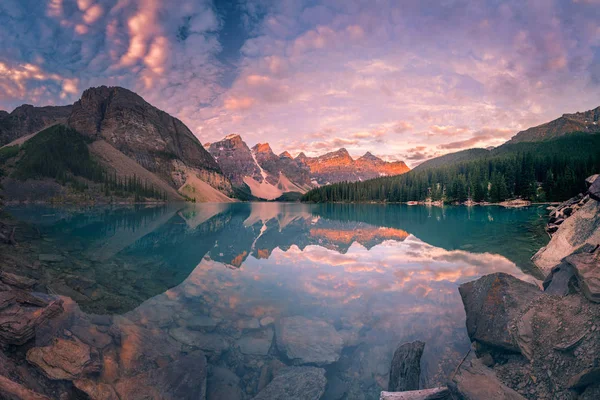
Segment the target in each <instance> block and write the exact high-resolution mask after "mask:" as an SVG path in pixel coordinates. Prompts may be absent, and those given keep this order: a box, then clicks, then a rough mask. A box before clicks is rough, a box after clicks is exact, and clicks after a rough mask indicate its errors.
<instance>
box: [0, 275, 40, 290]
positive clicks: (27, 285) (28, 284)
mask: <svg viewBox="0 0 600 400" xmlns="http://www.w3.org/2000/svg"><path fill="white" fill-rule="evenodd" d="M0 280H1V281H2V282H4V283H6V284H7V285H10V286H14V287H16V288H19V289H31V288H32V287H33V286H34V285H35V284H36V283H37V281H36V280H35V279H31V278H27V277H24V276H20V275H15V274H11V273H10V272H6V271H0Z"/></svg>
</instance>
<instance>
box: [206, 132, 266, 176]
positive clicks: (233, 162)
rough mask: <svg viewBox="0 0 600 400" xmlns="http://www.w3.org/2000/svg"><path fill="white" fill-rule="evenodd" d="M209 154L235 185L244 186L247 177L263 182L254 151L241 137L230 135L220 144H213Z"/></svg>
mask: <svg viewBox="0 0 600 400" xmlns="http://www.w3.org/2000/svg"><path fill="white" fill-rule="evenodd" d="M208 152H209V153H210V154H211V155H212V156H213V157H214V159H215V161H216V162H217V163H218V164H219V166H220V167H221V169H222V170H223V173H224V174H225V176H226V177H228V178H229V179H230V180H231V183H232V184H233V185H235V186H242V185H244V177H246V176H249V177H251V178H252V179H255V180H256V181H258V182H262V179H263V177H262V175H261V173H260V167H259V166H258V165H257V164H256V162H255V161H254V157H253V155H252V151H251V150H250V148H249V147H248V146H247V145H246V143H245V142H244V141H243V140H242V138H241V137H240V135H229V136H227V137H225V138H224V139H223V140H221V141H219V142H215V143H211V144H210V146H208Z"/></svg>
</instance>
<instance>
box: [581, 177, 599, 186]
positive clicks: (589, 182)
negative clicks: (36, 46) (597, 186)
mask: <svg viewBox="0 0 600 400" xmlns="http://www.w3.org/2000/svg"><path fill="white" fill-rule="evenodd" d="M599 176H600V174H595V175H591V176H588V177H587V178H586V179H585V184H586V185H587V186H588V187H590V186H592V184H593V183H594V182H596V179H598V177H599Z"/></svg>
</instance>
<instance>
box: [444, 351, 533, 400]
mask: <svg viewBox="0 0 600 400" xmlns="http://www.w3.org/2000/svg"><path fill="white" fill-rule="evenodd" d="M448 388H449V389H450V392H451V395H452V396H453V397H452V398H459V399H464V400H482V399H494V400H524V399H525V398H524V397H523V396H521V395H520V394H519V393H517V392H515V391H514V390H512V389H511V388H509V387H508V386H506V385H504V384H503V383H502V382H500V380H499V379H498V378H497V377H496V375H495V374H494V372H493V371H492V370H491V369H489V368H487V367H485V366H483V364H481V362H480V361H479V360H476V359H474V360H470V361H465V363H464V364H463V365H462V366H461V368H460V369H459V370H458V372H457V373H456V375H455V376H454V378H453V379H452V381H451V382H450V383H449V384H448Z"/></svg>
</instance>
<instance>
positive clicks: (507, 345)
mask: <svg viewBox="0 0 600 400" xmlns="http://www.w3.org/2000/svg"><path fill="white" fill-rule="evenodd" d="M458 291H459V292H460V296H461V297H462V301H463V304H464V306H465V312H466V314H467V333H468V334H469V338H471V340H472V341H474V340H476V341H478V342H480V343H482V344H485V345H488V346H492V347H496V348H500V349H503V350H507V351H512V352H519V351H520V349H519V346H518V344H517V343H516V341H515V340H514V338H513V337H512V335H511V334H510V331H509V323H510V322H511V321H513V320H514V319H515V317H517V316H518V314H519V312H520V311H521V310H523V309H524V308H525V307H526V305H527V304H528V303H530V302H531V301H532V300H534V299H536V298H537V297H539V296H541V295H542V291H541V290H540V289H539V288H538V287H537V286H535V285H533V284H531V283H527V282H524V281H522V280H520V279H517V278H515V277H514V276H512V275H509V274H505V273H502V272H498V273H495V274H490V275H486V276H483V277H481V278H479V279H477V280H476V281H472V282H467V283H463V284H462V285H460V287H459V288H458Z"/></svg>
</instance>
